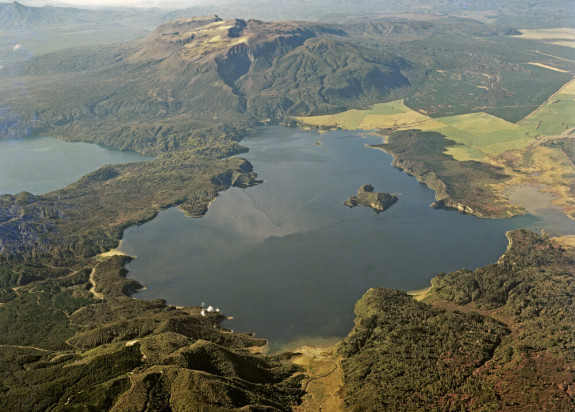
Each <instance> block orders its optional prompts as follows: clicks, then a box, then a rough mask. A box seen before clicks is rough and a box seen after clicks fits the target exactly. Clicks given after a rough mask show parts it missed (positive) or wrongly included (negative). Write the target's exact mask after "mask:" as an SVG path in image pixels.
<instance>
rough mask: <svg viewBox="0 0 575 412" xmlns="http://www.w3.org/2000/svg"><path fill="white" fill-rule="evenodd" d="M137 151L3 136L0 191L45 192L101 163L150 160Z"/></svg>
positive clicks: (0, 140)
mask: <svg viewBox="0 0 575 412" xmlns="http://www.w3.org/2000/svg"><path fill="white" fill-rule="evenodd" d="M148 159H150V158H149V157H146V156H142V155H139V154H137V153H134V152H127V151H120V150H115V149H110V148H106V147H103V146H98V145H96V144H91V143H81V142H64V141H62V140H58V139H55V138H53V137H27V138H22V139H0V194H3V193H10V194H16V193H20V192H21V191H23V190H25V191H27V192H30V193H33V194H36V195H37V194H43V193H47V192H50V191H52V190H56V189H60V188H63V187H65V186H67V185H69V184H71V183H74V182H75V181H76V180H78V179H79V178H80V177H82V176H83V175H85V174H86V173H89V172H92V171H94V170H96V169H98V168H100V167H101V166H104V165H106V164H114V163H129V162H139V161H142V160H148Z"/></svg>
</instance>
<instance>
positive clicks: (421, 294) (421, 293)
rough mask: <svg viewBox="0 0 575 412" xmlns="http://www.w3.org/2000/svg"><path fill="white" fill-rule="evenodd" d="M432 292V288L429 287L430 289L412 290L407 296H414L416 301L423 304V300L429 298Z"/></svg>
mask: <svg viewBox="0 0 575 412" xmlns="http://www.w3.org/2000/svg"><path fill="white" fill-rule="evenodd" d="M430 291H431V286H428V287H426V288H423V289H418V290H410V291H409V292H407V294H408V295H409V296H413V298H414V299H415V300H417V301H418V302H421V301H422V300H423V299H425V298H426V297H428V296H429V295H430Z"/></svg>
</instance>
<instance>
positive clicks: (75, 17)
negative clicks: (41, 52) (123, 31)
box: [0, 2, 102, 30]
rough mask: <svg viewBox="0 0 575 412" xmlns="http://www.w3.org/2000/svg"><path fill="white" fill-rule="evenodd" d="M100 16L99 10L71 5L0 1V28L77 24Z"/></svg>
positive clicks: (12, 28)
mask: <svg viewBox="0 0 575 412" xmlns="http://www.w3.org/2000/svg"><path fill="white" fill-rule="evenodd" d="M98 18H102V13H101V12H96V11H90V10H82V9H76V8H71V7H27V6H24V5H23V4H20V3H18V2H13V3H0V27H1V28H2V30H14V29H29V28H38V27H45V26H50V25H55V24H56V25H63V24H77V23H83V22H91V21H95V20H96V19H98Z"/></svg>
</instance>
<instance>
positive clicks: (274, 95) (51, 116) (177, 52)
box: [0, 16, 414, 153]
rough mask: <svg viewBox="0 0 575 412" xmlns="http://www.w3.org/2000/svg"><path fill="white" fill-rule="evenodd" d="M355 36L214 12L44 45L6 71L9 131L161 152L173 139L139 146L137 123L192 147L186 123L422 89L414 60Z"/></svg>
mask: <svg viewBox="0 0 575 412" xmlns="http://www.w3.org/2000/svg"><path fill="white" fill-rule="evenodd" d="M326 36H328V37H331V38H329V39H328V38H326ZM344 39H345V36H344V35H343V32H341V30H340V29H338V28H336V27H331V26H326V25H317V24H310V23H292V22H272V23H267V22H261V21H256V20H249V21H244V20H239V19H231V20H222V19H220V18H218V17H217V16H214V17H203V18H188V19H178V20H175V21H172V22H170V23H167V24H164V25H162V26H160V27H158V28H157V29H156V30H155V32H154V33H152V34H151V35H150V36H148V37H147V38H146V39H144V40H143V41H141V42H138V43H133V44H128V45H121V46H107V47H92V48H82V49H75V50H69V51H65V52H60V53H56V54H47V55H43V56H40V57H38V58H36V59H34V60H33V61H32V62H31V63H29V64H27V65H23V66H18V67H14V68H10V69H7V70H5V71H3V72H6V73H8V72H11V71H12V72H16V73H19V81H18V82H17V83H15V82H13V81H12V80H11V77H10V76H5V77H4V78H3V79H2V78H0V87H2V89H3V90H5V91H6V94H5V95H6V96H10V97H9V98H7V99H6V100H3V101H2V103H1V106H2V107H0V134H1V135H2V136H10V135H23V134H29V133H34V132H37V131H45V132H50V133H52V134H55V135H58V136H60V137H64V138H73V139H78V138H79V137H80V136H81V139H82V140H92V141H97V142H100V143H105V144H108V145H111V146H115V147H121V148H132V149H135V150H139V151H144V152H148V153H157V152H159V151H162V150H165V149H164V147H165V146H166V145H167V144H168V143H167V142H166V140H165V139H164V138H159V139H157V140H156V141H155V142H154V143H153V145H151V146H141V145H134V144H133V142H132V134H131V131H132V130H133V127H136V126H135V125H136V124H137V127H138V128H139V129H140V131H141V130H142V129H144V130H145V132H144V133H154V134H156V133H155V132H154V131H155V130H158V129H163V130H164V132H165V133H166V134H167V135H168V136H169V138H170V139H177V140H178V143H177V144H178V145H182V144H186V143H185V142H186V140H187V139H188V138H189V135H188V136H182V134H181V133H182V130H190V131H198V130H201V129H213V127H214V125H223V124H230V123H234V124H236V125H240V126H241V125H242V124H243V125H244V126H246V125H253V124H255V122H256V121H258V120H259V119H260V118H262V117H263V118H266V117H273V118H276V119H277V120H283V119H285V116H286V115H287V114H289V113H292V112H296V113H302V112H303V113H307V114H310V113H321V112H326V111H331V110H337V109H341V108H348V107H359V106H362V105H368V104H372V103H375V102H376V101H382V100H389V99H390V98H392V97H395V98H397V97H400V96H402V95H403V94H405V93H406V92H407V91H408V90H409V89H410V86H411V83H410V79H409V78H410V76H411V73H412V72H413V71H414V70H413V67H412V65H411V64H409V63H407V62H406V61H405V60H404V59H401V58H398V57H395V56H393V55H391V54H389V53H383V52H376V51H372V50H367V49H363V48H361V47H357V46H350V45H348V44H346V43H345V42H344ZM3 72H0V73H3ZM24 96H25V98H24ZM168 128H171V129H174V130H171V131H167V129H168ZM168 136H164V137H165V138H166V139H167V138H168Z"/></svg>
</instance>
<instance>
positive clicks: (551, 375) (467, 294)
mask: <svg viewBox="0 0 575 412" xmlns="http://www.w3.org/2000/svg"><path fill="white" fill-rule="evenodd" d="M308 3H309V2H308ZM360 3H361V5H362V10H372V9H373V7H376V6H377V8H378V10H379V8H380V7H381V2H375V3H374V2H370V1H361V2H360ZM376 3H377V4H376ZM415 3H416V7H420V8H421V7H428V2H425V4H423V3H420V2H415ZM508 3H509V4H508ZM565 3H568V2H565ZM242 4H243V5H244V6H245V4H244V3H242V2H239V3H238V7H244V6H242ZM338 4H340V3H339V2H335V3H333V2H332V4H331V6H330V8H332V9H334V10H337V7H334V5H338ZM390 4H391V3H390ZM477 4H478V6H477V7H476V6H473V7H472V8H466V10H460V12H461V13H459V14H462V13H463V14H467V13H472V14H473V15H474V16H476V17H477V16H480V15H481V16H483V17H484V18H482V20H483V22H479V21H471V20H468V19H461V18H452V17H438V16H429V15H425V16H411V17H416V18H415V19H407V18H406V16H401V17H399V16H392V17H389V16H384V15H379V14H374V15H373V16H372V18H371V19H370V21H369V23H368V24H366V23H365V17H364V16H362V17H361V18H359V19H358V18H356V17H354V16H349V17H350V18H349V19H347V16H346V19H345V22H344V24H327V23H312V22H263V21H258V20H242V19H235V18H227V16H226V18H225V19H222V18H220V17H217V16H212V17H197V18H190V17H185V18H182V16H181V15H180V14H178V13H176V14H174V15H172V17H174V18H177V19H176V20H171V21H170V22H168V23H164V24H161V25H160V26H158V27H157V28H156V29H155V30H153V31H152V32H151V33H150V34H149V35H148V36H147V37H145V38H143V39H141V40H138V41H131V42H129V43H123V44H113V45H107V46H93V45H92V46H90V45H87V44H91V43H93V41H94V39H87V37H90V36H87V37H86V35H85V34H83V35H80V34H79V35H78V36H79V38H82V39H83V40H82V41H80V42H79V43H78V45H79V47H76V48H73V49H66V50H59V51H56V50H55V49H51V50H50V49H46V50H44V51H45V53H44V52H38V54H36V55H35V57H30V56H29V55H24V54H22V55H20V54H18V56H16V57H17V58H14V59H10V60H3V59H4V57H3V56H5V55H6V51H7V50H5V49H2V50H3V53H4V54H2V55H0V60H2V62H0V66H2V67H1V68H0V93H1V95H2V99H0V137H18V138H22V137H25V136H28V135H35V134H40V133H44V134H49V135H52V136H56V137H59V138H62V139H66V140H74V141H90V142H95V143H99V144H103V145H107V146H112V147H116V148H119V149H129V150H134V151H137V152H140V153H143V154H149V155H154V156H155V158H154V160H151V161H149V162H145V163H131V164H122V165H108V166H104V167H102V168H100V169H98V170H96V171H94V172H92V173H89V174H87V175H86V176H84V177H83V178H81V179H80V180H79V181H77V182H76V183H74V184H72V185H69V186H68V187H65V188H63V189H60V190H56V191H53V192H51V193H47V194H44V195H39V196H35V195H31V194H29V193H26V192H22V193H19V194H5V195H2V196H0V362H1V364H2V370H1V371H0V409H2V410H11V411H12V410H13V411H19V410H21V411H29V410H55V411H56V410H57V411H68V410H69V411H72V410H80V409H82V410H85V409H88V410H117V411H123V410H226V409H236V410H238V409H239V410H290V409H291V408H293V407H296V406H297V405H299V404H300V403H301V400H302V397H303V396H304V390H307V389H309V388H312V387H313V385H308V383H309V379H308V378H306V376H305V373H306V371H305V370H302V368H301V367H299V366H297V365H295V364H293V363H292V362H291V361H290V359H291V358H292V354H289V353H288V354H280V355H275V356H264V355H261V354H258V353H257V352H258V351H261V347H262V346H263V345H265V343H266V342H265V340H263V339H259V338H254V337H253V336H251V335H250V334H240V333H233V332H232V331H229V330H226V329H224V328H222V327H221V326H220V322H221V321H222V320H223V319H224V317H223V315H221V314H219V313H217V312H209V311H203V310H202V308H200V307H185V308H176V307H173V306H170V305H167V304H166V302H164V301H161V300H156V301H139V300H135V299H132V298H131V297H130V296H129V295H130V294H131V293H133V292H134V291H136V290H138V289H139V288H141V287H142V285H140V284H138V283H137V282H135V281H133V280H130V279H127V278H126V276H127V272H126V270H125V269H124V266H125V264H126V263H127V262H128V261H129V259H130V258H129V257H124V256H103V255H101V253H102V252H106V251H108V250H110V249H112V248H115V247H117V246H118V243H119V241H120V239H121V237H122V233H123V231H124V230H126V229H127V228H129V227H131V226H135V225H138V224H142V223H144V222H146V221H149V220H150V219H152V218H154V217H155V216H156V215H157V213H158V212H159V211H160V210H162V209H166V208H168V207H174V206H177V207H179V208H180V209H181V210H183V211H184V212H185V213H186V214H188V215H189V216H195V217H199V216H201V215H202V214H203V213H205V211H206V210H207V205H208V204H209V202H210V201H211V200H213V198H214V197H215V196H217V194H218V192H219V191H222V190H225V189H226V188H228V187H230V186H240V187H246V186H249V185H252V184H257V183H258V181H257V180H256V176H255V174H254V173H253V171H252V168H251V165H250V164H249V163H247V162H246V161H244V160H242V159H239V158H237V157H233V156H235V155H239V154H241V153H242V152H243V151H244V150H245V149H244V148H242V147H241V145H240V141H241V138H242V137H243V136H245V135H246V134H247V133H249V130H250V129H251V128H253V127H255V126H256V125H258V124H261V122H276V123H283V124H286V125H294V124H296V123H297V122H296V121H295V120H294V117H296V116H297V117H298V118H303V117H305V118H306V119H307V118H308V116H312V115H329V116H328V117H326V118H324V121H325V124H324V126H326V127H332V126H338V127H341V126H343V127H349V128H365V129H373V128H375V129H381V130H380V133H382V135H384V136H386V142H385V143H384V144H383V145H382V146H380V148H383V149H385V150H386V151H389V152H391V153H392V154H393V155H394V157H395V164H396V165H397V166H398V167H401V168H403V169H404V170H405V171H407V172H409V173H411V174H413V175H415V176H417V177H418V178H420V179H421V180H422V181H424V182H425V183H427V184H428V185H429V186H430V187H432V188H434V189H435V190H436V191H437V193H438V199H437V200H438V202H436V203H435V205H436V206H446V207H453V208H456V209H459V210H461V211H463V212H466V213H474V214H477V215H480V216H488V217H493V216H508V215H510V214H514V213H518V211H517V210H516V209H514V208H513V207H511V206H510V205H508V204H507V203H506V202H505V201H504V199H502V198H501V196H500V193H501V191H500V190H502V189H501V187H503V186H505V185H509V184H512V183H513V182H516V181H519V180H520V179H521V176H525V175H526V174H527V173H532V174H537V173H539V172H542V173H540V176H541V177H540V179H541V180H542V181H546V182H550V181H551V180H553V181H555V182H560V185H561V190H562V192H561V193H562V199H563V200H562V201H563V202H564V203H563V204H564V206H565V207H568V205H569V202H571V199H572V198H571V197H569V196H572V194H573V179H575V174H573V171H572V167H573V159H574V157H573V156H574V153H575V148H574V147H573V144H572V141H573V139H572V138H571V134H570V133H571V132H570V127H572V126H571V125H570V123H571V121H572V119H571V117H570V116H571V115H569V116H568V117H565V113H567V112H570V111H571V105H572V101H573V99H572V95H573V94H574V93H573V92H572V88H571V86H568V87H565V88H564V89H562V90H561V91H560V92H559V93H557V91H558V90H559V89H560V88H561V87H562V86H563V85H564V84H565V83H566V82H568V81H569V80H571V79H572V75H573V62H572V60H571V55H572V54H570V53H571V50H569V49H568V48H566V47H564V46H559V45H555V44H545V43H541V42H540V41H538V40H525V39H521V38H514V37H510V36H509V35H518V34H519V32H518V31H517V30H515V29H512V28H510V27H507V26H502V25H500V24H495V25H493V24H486V23H485V21H487V22H489V21H490V18H489V17H488V16H486V15H483V14H482V10H481V7H482V6H481V4H485V3H484V2H477ZM537 5H539V6H537ZM561 5H563V3H561ZM561 5H558V6H557V7H560V6H561ZM309 6H311V5H309ZM540 6H541V4H540V3H538V2H535V5H534V6H533V8H532V10H531V11H530V13H527V14H526V15H525V17H521V16H519V15H515V14H510V13H509V10H510V9H509V7H517V2H514V1H512V2H507V3H506V5H503V6H498V8H497V13H496V17H495V20H496V21H497V22H498V23H502V22H504V21H518V20H519V21H522V22H525V21H528V20H529V21H533V19H534V18H535V17H538V18H540V17H541V15H542V14H544V13H543V12H541V9H540ZM290 7H292V6H290ZM370 7H371V8H370ZM442 7H444V6H443V5H442V4H439V3H438V4H435V3H434V6H433V10H438V11H441V9H442ZM538 7H539V8H538ZM251 8H252V9H253V6H252V7H251ZM65 10H66V12H63V11H62V9H59V8H49V9H31V8H26V7H25V6H22V5H19V4H17V3H16V4H12V5H8V6H4V5H2V7H0V22H6V21H14V22H16V23H17V25H18V26H17V27H13V28H12V29H11V28H10V27H8V26H7V25H3V26H2V27H3V29H4V30H11V36H16V35H18V34H19V33H20V32H19V30H20V29H23V28H28V29H29V28H30V27H34V26H38V28H39V29H40V28H44V29H43V30H48V28H49V27H50V26H53V25H54V24H55V22H57V21H61V22H62V21H63V22H64V23H62V24H64V25H68V28H70V27H73V26H74V25H75V24H81V25H82V24H86V27H88V26H90V24H94V22H95V21H98V18H100V21H101V17H97V16H96V15H95V14H92V13H91V12H86V13H84V14H82V13H79V12H75V11H74V9H65ZM302 10H305V11H306V12H308V10H307V9H304V8H302ZM390 10H391V9H390ZM549 10H550V13H551V12H553V13H554V14H553V15H554V16H557V15H561V14H562V13H564V12H563V11H559V12H558V11H557V10H556V8H555V7H550V8H549ZM522 11H523V10H522ZM44 12H45V13H44ZM142 13H144V12H142ZM150 13H151V14H148V15H146V16H148V17H146V19H144V20H142V21H141V22H144V23H145V24H146V25H147V24H150V25H152V23H151V22H152V21H153V19H155V18H156V17H154V15H153V12H150ZM181 13H183V12H181ZM186 13H187V14H186V16H189V15H193V14H196V13H191V12H186ZM478 13H479V14H478ZM168 14H169V13H168ZM168 14H166V16H167V15H168ZM94 16H96V17H94ZM142 16H144V14H136V15H131V16H130V15H127V14H122V17H121V18H120V19H121V20H122V19H125V21H128V20H130V19H132V20H131V21H132V22H135V21H136V20H138V19H140V18H143V17H142ZM332 17H333V18H332V19H331V20H332V21H337V20H341V18H342V16H341V15H340V14H338V13H337V12H334V15H333V16H332ZM466 17H469V16H467V15H466ZM58 19H60V20H58ZM91 19H92V20H91ZM114 21H115V20H114ZM114 21H109V22H107V24H106V25H104V26H102V28H103V29H104V30H105V29H106V27H108V28H109V27H110V25H114ZM357 21H360V22H361V23H360V24H358V23H357ZM161 22H163V20H162V21H161ZM354 22H355V23H354ZM88 23H90V24H88ZM157 23H160V22H157ZM543 23H544V22H543ZM155 25H156V23H155V22H154V24H153V26H155ZM75 27H77V26H75ZM521 27H526V25H522V26H521ZM128 31H129V32H130V33H131V35H130V36H127V37H126V39H127V40H131V39H133V38H134V37H135V36H134V37H132V35H134V33H135V31H132V30H128ZM40 33H43V32H42V31H41V30H40ZM67 33H68V34H67V35H68V36H69V32H67ZM109 35H110V36H109V37H105V38H104V37H102V40H110V39H112V38H118V37H117V36H119V35H118V34H117V33H111V32H109ZM14 38H15V37H10V40H9V41H10V42H12V41H13V40H12V39H14ZM36 45H37V44H36ZM0 46H2V45H0ZM4 46H5V44H4ZM16 46H17V45H16V44H14V43H11V46H10V47H11V49H10V50H8V53H16V52H18V53H21V52H22V53H23V51H21V49H22V48H21V47H16ZM565 49H568V50H567V51H566V50H565ZM470 68H472V69H471V70H470ZM550 96H552V97H551V98H550ZM366 108H371V109H369V111H367V112H366V111H365V109H366ZM538 108H539V110H536V109H538ZM350 110H351V111H350ZM339 112H345V114H342V115H334V116H331V114H333V113H339ZM530 113H532V115H531V116H529V117H527V118H526V116H527V115H528V114H530ZM559 117H561V119H564V120H562V121H564V122H565V124H562V125H561V127H559V126H558V125H557V119H558V118H559ZM524 118H525V120H524V121H523V122H519V123H517V122H518V121H519V120H521V119H524ZM326 119H327V120H326ZM309 121H312V120H309ZM436 127H438V128H439V129H435V128H436ZM539 134H540V135H539ZM526 136H527V137H526ZM502 140H503V141H502ZM569 162H571V163H570V164H569ZM542 169H543V170H542ZM510 182H511V183H510ZM513 184H514V183H513ZM557 184H559V183H557ZM553 187H555V186H553ZM571 206H573V207H575V202H572V204H571ZM573 213H575V210H574V211H573ZM510 238H511V239H512V242H511V245H510V248H509V250H508V252H507V253H506V255H505V256H504V257H503V258H502V259H501V260H500V261H499V262H498V263H496V264H494V265H492V266H489V267H487V268H483V269H479V270H478V271H475V272H469V271H459V272H455V273H452V274H442V275H440V276H438V277H437V278H436V280H435V281H434V286H433V289H432V291H431V293H430V296H431V297H430V298H428V299H431V300H430V302H431V303H432V306H429V305H428V304H427V303H417V302H415V301H413V300H412V299H411V298H409V297H408V296H407V295H405V294H404V293H402V292H397V291H385V290H379V289H374V290H371V291H369V292H368V293H367V295H366V296H365V297H364V298H363V299H362V300H360V302H358V305H357V307H356V311H357V314H358V322H357V326H356V328H354V330H353V331H352V333H351V334H350V336H349V337H348V338H347V339H346V340H344V342H343V343H342V344H341V345H340V346H339V349H338V355H337V356H339V357H341V358H342V361H341V367H340V369H338V371H340V372H341V373H342V374H343V379H344V387H343V391H342V392H341V393H342V394H343V396H344V399H343V401H344V406H345V407H346V408H348V409H350V410H381V409H382V408H383V409H388V410H413V409H432V408H436V409H439V410H441V409H443V410H455V409H460V410H461V409H464V410H465V409H468V410H472V409H483V410H485V409H492V408H507V407H512V406H513V407H515V406H518V407H519V408H523V409H527V410H528V409H533V406H534V405H538V406H539V407H543V409H548V410H561V409H564V410H569V409H573V394H574V393H575V390H574V389H573V388H574V386H573V385H574V383H573V382H574V377H573V362H574V358H573V354H572V349H573V342H572V339H573V336H572V334H569V331H570V329H569V327H571V326H572V324H573V319H572V315H573V314H572V312H570V311H569V308H571V307H572V301H571V300H572V297H573V283H572V279H573V261H572V257H570V256H568V255H567V254H566V252H565V251H564V250H563V249H561V248H559V247H558V246H557V245H556V244H554V243H553V242H552V241H550V240H549V239H547V238H545V237H541V236H539V235H535V234H531V233H529V232H526V231H520V232H514V233H512V234H510ZM531 250H535V251H536V252H535V253H531V252H530V251H531ZM487 280H488V281H487ZM496 285H498V286H497V287H496ZM452 309H458V310H460V312H454V311H452ZM470 311H476V312H477V313H468V312H470ZM231 315H233V314H231ZM568 325H569V326H568ZM326 362H328V363H329V361H326ZM336 363H337V361H336ZM310 364H313V362H312V363H310ZM324 367H326V366H325V365H323V366H322V368H324ZM338 376H339V375H338ZM337 381H338V379H334V380H333V382H331V384H333V383H334V382H337ZM302 382H303V385H302ZM305 382H307V383H305ZM382 382H385V383H386V385H383V386H382V385H381V383H382ZM309 390H310V391H311V389H309ZM332 395H333V394H332ZM328 398H330V397H328ZM330 399H331V400H332V401H333V396H331V398H330ZM334 404H339V403H338V402H337V401H334ZM304 406H305V405H304Z"/></svg>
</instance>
